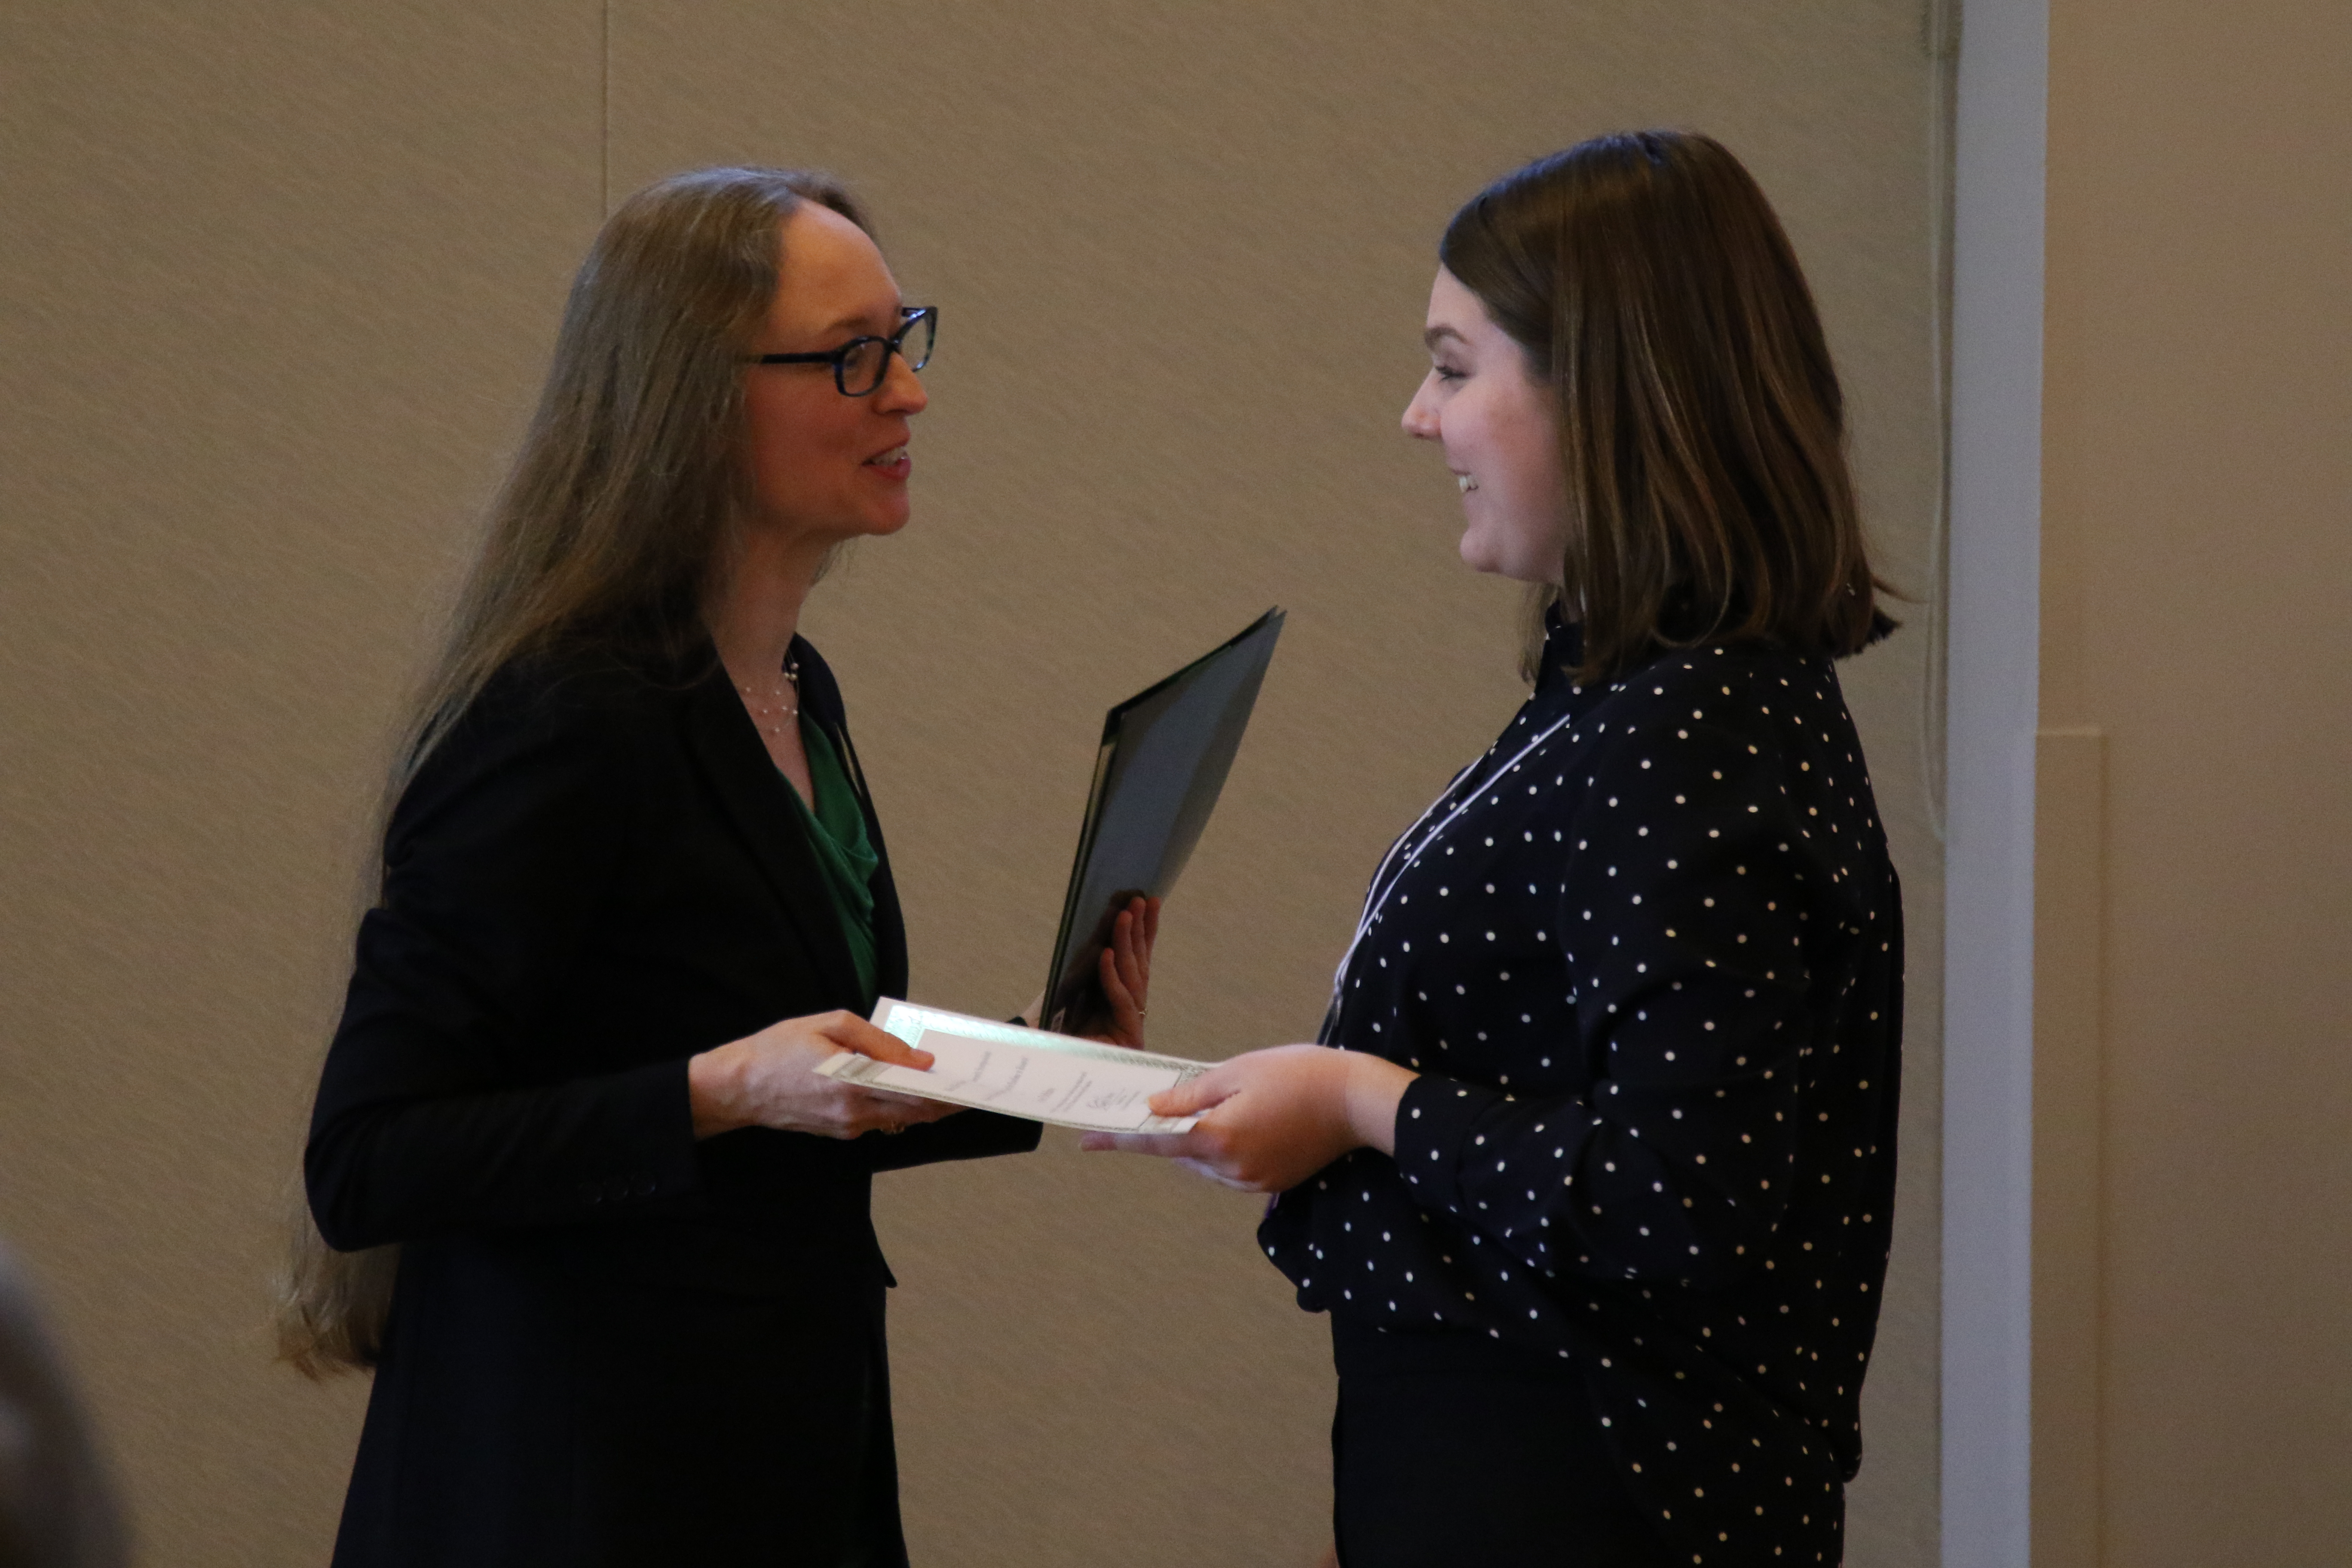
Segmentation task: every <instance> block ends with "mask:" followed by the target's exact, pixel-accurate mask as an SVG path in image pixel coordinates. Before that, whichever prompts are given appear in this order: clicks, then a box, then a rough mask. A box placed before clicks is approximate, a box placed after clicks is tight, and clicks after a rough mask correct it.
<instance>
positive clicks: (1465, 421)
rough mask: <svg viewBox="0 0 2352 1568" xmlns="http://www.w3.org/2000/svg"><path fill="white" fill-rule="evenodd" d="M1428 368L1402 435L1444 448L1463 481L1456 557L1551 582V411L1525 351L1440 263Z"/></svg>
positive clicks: (1432, 297)
mask: <svg viewBox="0 0 2352 1568" xmlns="http://www.w3.org/2000/svg"><path fill="white" fill-rule="evenodd" d="M1423 338H1424V339H1425V340H1426V342H1428V344H1429V374H1428V375H1427V376H1426V377H1424V378H1423V381H1422V384H1421V389H1420V390H1419V391H1418V392H1416V393H1414V394H1413V396H1412V403H1410V404H1409V405H1406V407H1405V411H1404V429H1405V434H1406V435H1408V436H1411V437H1414V438H1416V439H1418V440H1423V441H1435V442H1437V443H1439V444H1440V445H1441V446H1443V447H1444V448H1445V466H1446V467H1447V468H1450V469H1452V470H1453V471H1454V480H1455V482H1456V483H1457V484H1458V485H1460V486H1461V489H1462V513H1463V521H1464V524H1465V526H1464V528H1463V531H1462V559H1463V560H1464V562H1465V563H1468V564H1469V565H1470V566H1472V567H1474V568H1475V569H1476V570H1478V571H1481V572H1492V573H1495V574H1497V575H1499V576H1504V577H1515V578H1517V579H1518V580H1519V581H1521V582H1524V583H1557V582H1559V580H1560V574H1561V571H1562V562H1563V559H1564V557H1565V555H1566V552H1567V549H1568V481H1567V479H1566V476H1565V475H1564V473H1563V472H1562V470H1561V468H1560V458H1559V412H1558V408H1557V399H1556V397H1555V395H1554V394H1553V392H1552V390H1551V388H1549V386H1546V385H1544V384H1541V383H1540V382H1538V381H1536V380H1535V379H1534V378H1533V377H1532V376H1530V375H1529V374H1528V356H1527V353H1526V351H1524V350H1522V349H1521V348H1520V347H1519V345H1518V344H1517V342H1515V341H1513V339H1512V338H1511V336H1510V334H1508V333H1507V332H1506V331H1503V329H1502V328H1500V327H1498V326H1496V324H1495V323H1494V321H1493V320H1492V319H1491V318H1489V317H1488V316H1487V314H1486V306H1484V305H1482V304H1480V303H1479V302H1478V296H1476V295H1475V294H1473V293H1472V292H1471V291H1470V290H1469V289H1467V288H1465V287H1464V286H1463V283H1462V280H1461V279H1458V278H1456V277H1454V274H1453V273H1451V272H1448V271H1446V270H1445V269H1444V268H1442V267H1441V268H1438V271H1437V281H1436V282H1435V283H1434V284H1433V285H1432V286H1431V288H1430V290H1429V324H1428V329H1427V331H1424V332H1423Z"/></svg>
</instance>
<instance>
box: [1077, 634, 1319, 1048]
mask: <svg viewBox="0 0 2352 1568" xmlns="http://www.w3.org/2000/svg"><path fill="white" fill-rule="evenodd" d="M1281 635H1282V611H1281V610H1279V609H1272V610H1268V611H1267V612H1266V613H1265V614H1264V615H1262V616H1259V617H1258V618H1257V619H1256V620H1255V621H1253V622H1251V623H1250V624H1249V626H1247V627H1246V628H1244V630H1243V631H1242V632H1241V634H1240V635H1239V636H1237V637H1234V638H1233V639H1232V640H1231V641H1229V642H1227V643H1225V644H1223V646H1221V647H1216V648H1213V649H1212V650H1211V651H1210V652H1208V653H1205V654H1202V656H1201V657H1200V658H1196V659H1194V660H1193V661H1192V663H1190V664H1188V665H1186V666H1185V667H1184V668H1181V669H1180V670H1178V671H1177V672H1176V673H1175V674H1173V675H1171V676H1170V677H1169V678H1168V679H1165V680H1162V681H1160V682H1159V683H1158V684H1157V685H1154V686H1151V687H1149V688H1147V689H1144V690H1142V691H1139V692H1137V693H1136V694H1135V695H1134V696H1132V697H1130V698H1129V699H1128V700H1126V701H1124V702H1122V703H1120V704H1119V705H1118V707H1116V708H1114V709H1112V710H1110V712H1109V713H1108V715H1107V716H1106V717H1105V718H1104V720H1103V732H1102V750H1101V751H1100V752H1097V754H1096V757H1095V780H1094V788H1093V790H1092V791H1091V792H1089V794H1088V795H1087V816H1086V822H1085V825H1084V826H1082V827H1081V828H1080V829H1079V831H1078V855H1077V860H1076V864H1074V865H1073V866H1072V867H1071V868H1070V890H1069V892H1068V894H1067V895H1066V897H1065V898H1064V899H1063V900H1062V926H1061V931H1060V933H1059V934H1058V935H1057V936H1056V937H1055V939H1054V965H1053V969H1052V971H1051V973H1050V975H1049V977H1048V978H1047V980H1046V982H1045V1007H1044V1009H1043V1012H1042V1016H1041V1017H1040V1020H1039V1021H1040V1022H1041V1023H1042V1024H1043V1025H1044V1026H1045V1028H1047V1029H1050V1030H1052V1031H1054V1032H1055V1033H1056V1034H1065V1035H1087V1034H1095V1033H1099V1032H1101V1031H1103V1030H1104V1029H1106V1028H1108V1026H1109V1022H1110V1019H1109V1003H1108V999H1107V998H1105V996H1104V995H1103V993H1102V981H1101V978H1100V965H1101V955H1102V951H1103V949H1104V948H1106V947H1108V945H1109V944H1110V937H1111V926H1112V922H1113V921H1116V920H1117V919H1118V911H1119V910H1123V909H1125V908H1126V907H1127V905H1128V901H1129V900H1131V899H1133V898H1134V897H1135V896H1136V895H1137V894H1139V893H1140V894H1142V895H1144V896H1145V897H1147V898H1155V899H1156V898H1164V897H1166V896H1167V893H1168V891H1169V889H1171V888H1173V887H1174V886H1175V885H1176V879H1177V877H1178V876H1179V875H1181V873H1182V871H1183V869H1184V862H1185V861H1186V860H1188V859H1190V858H1192V847H1193V846H1194V845H1196V844H1198V843H1199V842H1200V841H1201V830H1202V828H1203V827H1205V826H1208V822H1209V813H1210V812H1211V811H1212V810H1213V809H1214V808H1215V806H1216V804H1217V795H1218V793H1219V792H1220V791H1222V790H1223V788H1224V787H1225V774H1226V773H1228V772H1230V771H1231V770H1232V768H1233V765H1234V753H1235V752H1238V751H1240V750H1241V743H1242V731H1244V730H1246V729H1248V728H1249V720H1250V710H1251V709H1252V708H1254V707H1255V705H1256V703H1257V691H1258V687H1259V686H1260V685H1262V684H1263V683H1264V682H1265V667H1266V663H1267V661H1268V660H1270V659H1272V658H1274V641H1275V638H1276V637H1280V636H1281Z"/></svg>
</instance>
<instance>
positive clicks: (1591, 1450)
mask: <svg viewBox="0 0 2352 1568" xmlns="http://www.w3.org/2000/svg"><path fill="white" fill-rule="evenodd" d="M1331 1341H1332V1352H1333V1359H1334V1360H1335V1361H1336V1362H1337V1363H1339V1413H1338V1415H1336V1416H1335V1417H1334V1418H1333V1420H1332V1423H1331V1461H1332V1474H1333V1480H1334V1483H1335V1484H1334V1488H1333V1504H1332V1527H1333V1531H1334V1532H1335V1534H1336V1535H1337V1538H1338V1541H1339V1563H1340V1564H1341V1568H1660V1565H1663V1564H1664V1561H1665V1556H1664V1545H1663V1544H1662V1543H1661V1542H1659V1540H1658V1539H1657V1537H1656V1535H1655V1534H1654V1532H1653V1531H1651V1529H1650V1527H1649V1525H1648V1524H1647V1522H1646V1521H1643V1518H1642V1517H1641V1516H1640V1514H1639V1513H1637V1512H1636V1511H1635V1510H1634V1508H1633V1502H1632V1501H1631V1500H1630V1499H1629V1498H1628V1497H1627V1496H1626V1495H1625V1492H1624V1489H1623V1487H1622V1484H1621V1482H1620V1481H1619V1479H1618V1475H1617V1468H1616V1461H1615V1460H1614V1459H1613V1458H1612V1457H1611V1455H1610V1452H1609V1447H1608V1443H1607V1441H1606V1438H1605V1436H1604V1434H1603V1433H1602V1431H1601V1425H1600V1422H1599V1421H1598V1420H1597V1419H1595V1417H1594V1416H1593V1414H1592V1407H1591V1402H1590V1400H1589V1399H1588V1397H1587V1396H1586V1394H1585V1392H1584V1385H1583V1383H1582V1380H1580V1378H1579V1377H1578V1376H1577V1375H1576V1373H1575V1371H1574V1370H1573V1369H1572V1368H1571V1367H1570V1365H1569V1363H1567V1362H1565V1361H1562V1360H1560V1359H1559V1357H1558V1356H1557V1355H1556V1354H1550V1355H1548V1354H1547V1352H1538V1351H1530V1350H1524V1349H1520V1348H1517V1347H1515V1346H1510V1345H1506V1344H1502V1343H1499V1342H1496V1341H1494V1340H1491V1339H1486V1338H1481V1337H1479V1336H1476V1335H1472V1334H1465V1333H1435V1334H1428V1333H1396V1332H1384V1331H1381V1330H1380V1329H1377V1328H1374V1327H1371V1326H1370V1325H1369V1324H1362V1323H1358V1322H1355V1321H1350V1320H1349V1319H1347V1318H1343V1317H1340V1316H1339V1315H1338V1314H1337V1313H1334V1314H1333V1315H1332V1319H1331Z"/></svg>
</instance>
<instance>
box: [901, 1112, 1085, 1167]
mask: <svg viewBox="0 0 2352 1568" xmlns="http://www.w3.org/2000/svg"><path fill="white" fill-rule="evenodd" d="M1044 1136H1045V1123H1044V1122H1042V1121H1025V1120H1024V1119H1023V1118H1021V1117H1018V1116H1000V1115H999V1114H997V1113H996V1112H995V1111H993V1110H959V1111H957V1112H956V1113H955V1114H954V1115H952V1116H943V1117H941V1118H940V1120H938V1121H926V1122H924V1123H923V1124H922V1125H921V1126H919V1127H909V1128H908V1129H907V1130H906V1131H904V1132H896V1133H889V1134H884V1133H879V1132H869V1133H867V1134H866V1136H865V1137H863V1138H861V1139H859V1140H858V1142H859V1143H860V1144H861V1145H862V1146H864V1147H865V1148H866V1150H867V1160H868V1162H869V1164H870V1167H871V1168H872V1169H874V1170H877V1171H904V1170H908V1169H910V1168H912V1167H913V1166H916V1165H935V1164H938V1163H940V1162H941V1161H943V1160H983V1159H986V1158H987V1157H989V1156H990V1155H992V1154H1026V1153H1028V1152H1030V1151H1031V1150H1032V1149H1034V1148H1036V1147H1037V1144H1038V1141H1039V1140H1040V1139H1042V1138H1043V1137H1044Z"/></svg>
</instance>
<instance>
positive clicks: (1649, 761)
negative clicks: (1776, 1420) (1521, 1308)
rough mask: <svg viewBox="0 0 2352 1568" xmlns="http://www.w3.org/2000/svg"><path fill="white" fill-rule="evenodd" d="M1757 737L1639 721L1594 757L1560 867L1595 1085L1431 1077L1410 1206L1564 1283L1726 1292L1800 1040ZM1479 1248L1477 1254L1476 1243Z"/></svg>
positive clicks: (1755, 1234)
mask: <svg viewBox="0 0 2352 1568" xmlns="http://www.w3.org/2000/svg"><path fill="white" fill-rule="evenodd" d="M1780 766H1781V762H1780V756H1779V755H1778V754H1776V752H1775V751H1774V749H1773V748H1772V747H1771V746H1770V744H1769V736H1768V735H1767V734H1765V733H1764V732H1763V731H1761V730H1760V729H1759V730H1753V731H1751V730H1750V729H1749V728H1748V726H1745V725H1742V724H1738V723H1736V722H1733V723H1717V722H1711V721H1706V720H1705V719H1702V718H1698V717H1693V718H1690V719H1683V720H1679V721H1678V720H1677V719H1675V718H1667V719H1664V720H1662V721H1650V722H1645V723H1643V724H1639V725H1637V726H1635V727H1634V728H1633V730H1631V731H1628V732H1626V733H1625V734H1624V735H1622V737H1621V738H1619V739H1618V740H1617V741H1615V742H1612V744H1611V745H1610V747H1609V748H1608V749H1607V750H1606V751H1605V752H1602V753H1601V755H1600V756H1599V757H1598V758H1596V759H1595V766H1594V772H1593V774H1592V782H1591V784H1590V786H1589V787H1588V789H1587V790H1586V792H1585V794H1584V796H1583V800H1582V804H1581V805H1580V806H1579V808H1578V811H1577V814H1576V816H1575V818H1574V824H1573V826H1571V828H1570V830H1569V832H1568V835H1567V839H1568V845H1567V847H1569V848H1570V851H1571V852H1570V853H1569V854H1568V855H1567V856H1566V858H1565V860H1564V862H1563V863H1562V865H1561V868H1560V875H1559V916H1558V927H1557V929H1558V931H1559V945H1560V948H1561V951H1562V953H1563V956H1564V957H1565V958H1566V960H1567V965H1568V972H1569V975H1570V984H1571V986H1572V987H1573V993H1572V995H1571V1001H1572V1004H1573V1013H1574V1016H1575V1020H1576V1029H1577V1032H1578V1035H1579V1036H1580V1039H1579V1040H1578V1041H1576V1042H1575V1043H1574V1045H1573V1047H1571V1048H1577V1049H1580V1050H1581V1051H1582V1052H1583V1053H1584V1059H1585V1060H1587V1061H1591V1062H1598V1063H1600V1064H1601V1067H1600V1071H1599V1076H1598V1077H1597V1079H1595V1081H1594V1082H1593V1084H1592V1086H1591V1090H1590V1091H1589V1092H1587V1093H1584V1094H1580V1095H1574V1096H1559V1097H1528V1098H1519V1097H1515V1096H1513V1095H1511V1094H1507V1093H1505V1092H1503V1091H1501V1090H1498V1089H1486V1088H1482V1087H1479V1086H1475V1085H1471V1084H1465V1083H1459V1082H1456V1081H1454V1080H1453V1079H1444V1078H1438V1077H1424V1078H1422V1079H1419V1080H1417V1081H1416V1082H1415V1083H1414V1084H1412V1087H1411V1088H1410V1089H1408V1090H1407V1092H1406V1094H1405V1097H1404V1100H1403V1102H1402V1105H1401V1106H1400V1107H1399V1109H1398V1112H1397V1123H1396V1144H1397V1148H1396V1158H1397V1166H1398V1169H1399V1170H1400V1171H1401V1172H1402V1173H1403V1174H1404V1175H1405V1177H1406V1178H1407V1181H1408V1184H1409V1186H1410V1190H1411V1191H1412V1194H1413V1195H1414V1197H1415V1199H1416V1201H1417V1202H1419V1203H1420V1204H1422V1205H1424V1206H1427V1207H1431V1208H1433V1209H1436V1210H1439V1211H1441V1212H1444V1213H1447V1214H1450V1215H1454V1216H1455V1217H1456V1218H1457V1219H1458V1220H1459V1221H1460V1222H1461V1223H1463V1224H1465V1225H1467V1226H1471V1227H1472V1228H1474V1229H1475V1230H1476V1231H1478V1232H1479V1233H1480V1234H1481V1235H1483V1236H1485V1237H1487V1238H1488V1239H1489V1240H1490V1241H1494V1242H1496V1243H1499V1244H1500V1247H1499V1249H1498V1250H1499V1251H1500V1252H1501V1253H1503V1254H1506V1255H1507V1256H1505V1257H1496V1256H1494V1255H1488V1261H1489V1262H1490V1263H1507V1262H1510V1261H1512V1260H1513V1259H1516V1260H1517V1262H1519V1263H1522V1264H1525V1265H1528V1266H1529V1267H1533V1268H1539V1269H1544V1270H1548V1271H1550V1272H1554V1273H1557V1274H1564V1275H1578V1274H1581V1275H1588V1276H1598V1277H1603V1278H1612V1279H1652V1278H1663V1279H1691V1280H1695V1281H1699V1282H1703V1283H1719V1282H1723V1281H1727V1280H1728V1279H1734V1278H1737V1277H1738V1276H1739V1275H1741V1274H1743V1273H1745V1272H1746V1271H1748V1269H1749V1268H1753V1267H1754V1266H1755V1265H1756V1263H1757V1261H1758V1260H1759V1258H1760V1257H1761V1255H1762V1253H1763V1251H1764V1243H1765V1241H1766V1238H1767V1237H1769V1235H1770V1233H1771V1231H1772V1229H1773V1227H1774V1226H1775V1225H1776V1224H1777V1222H1778V1221H1779V1219H1780V1215H1781V1214H1782V1212H1783V1210H1784V1208H1785V1207H1786V1205H1787V1203H1788V1200H1789V1182H1790V1179H1791V1175H1792V1172H1793V1167H1794V1164H1795V1157H1796V1147H1797V1127H1796V1125H1795V1119H1796V1117H1797V1115H1798V1114H1799V1109H1798V1090H1799V1084H1800V1074H1799V1072H1798V1071H1797V1065H1798V1064H1797V1058H1798V1055H1799V1053H1800V1052H1801V1050H1802V1049H1803V1048H1804V1046H1805V1043H1806V1040H1807V1037H1808V1028H1807V1019H1806V1016H1805V1007H1806V1001H1805V998H1806V994H1807V982H1806V970H1805V941H1806V934H1807V933H1806V922H1807V921H1809V919H1810V918H1811V916H1810V915H1809V913H1808V910H1809V907H1811V906H1812V905H1813V901H1814V895H1815V894H1816V893H1817V892H1818V891H1820V889H1814V888H1812V887H1811V886H1810V885H1809V884H1808V881H1807V879H1808V877H1809V876H1813V875H1815V873H1814V872H1813V871H1812V870H1811V868H1810V867H1809V863H1808V860H1807V858H1806V857H1805V855H1804V854H1803V853H1802V851H1801V846H1802V845H1803V844H1804V842H1805V840H1804V838H1803V836H1802V834H1801V832H1800V831H1799V826H1798V824H1797V823H1796V821H1795V819H1794V815H1793V814H1794V811H1795V807H1793V806H1792V805H1790V800H1789V798H1788V795H1787V794H1786V793H1785V791H1784V790H1783V789H1782V787H1781V780H1780ZM1480 1250H1481V1251H1482V1252H1483V1251H1484V1250H1485V1249H1480Z"/></svg>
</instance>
